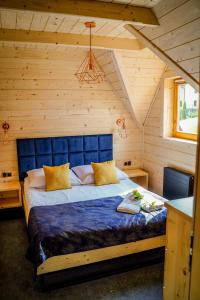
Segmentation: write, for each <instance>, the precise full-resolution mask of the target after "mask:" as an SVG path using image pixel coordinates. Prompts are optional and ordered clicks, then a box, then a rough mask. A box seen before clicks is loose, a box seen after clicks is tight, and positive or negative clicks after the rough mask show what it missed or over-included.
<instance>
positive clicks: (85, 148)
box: [17, 134, 113, 180]
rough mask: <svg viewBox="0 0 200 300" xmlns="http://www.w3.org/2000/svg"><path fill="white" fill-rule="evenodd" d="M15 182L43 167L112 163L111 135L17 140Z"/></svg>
mask: <svg viewBox="0 0 200 300" xmlns="http://www.w3.org/2000/svg"><path fill="white" fill-rule="evenodd" d="M17 155H18V167H19V179H20V180H24V178H25V177H26V176H27V175H26V172H27V171H29V170H31V169H37V168H41V167H42V166H43V165H48V166H57V165H61V164H64V163H66V162H70V166H71V167H75V166H79V165H86V164H90V163H91V162H103V161H107V160H112V159H113V137H112V134H99V135H81V136H63V137H48V138H28V139H17Z"/></svg>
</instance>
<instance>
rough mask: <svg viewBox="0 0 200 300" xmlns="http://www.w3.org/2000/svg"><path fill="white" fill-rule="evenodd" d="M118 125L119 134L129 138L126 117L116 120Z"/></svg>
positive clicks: (123, 137)
mask: <svg viewBox="0 0 200 300" xmlns="http://www.w3.org/2000/svg"><path fill="white" fill-rule="evenodd" d="M116 125H117V130H118V134H119V136H120V137H121V138H122V139H126V138H127V133H126V121H125V118H119V119H117V120H116Z"/></svg>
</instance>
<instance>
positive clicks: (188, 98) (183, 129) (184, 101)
mask: <svg viewBox="0 0 200 300" xmlns="http://www.w3.org/2000/svg"><path fill="white" fill-rule="evenodd" d="M176 94H177V99H175V100H176V101H177V111H176V118H177V120H176V131H177V132H180V133H186V134H187V133H188V134H194V135H196V134H197V130H198V108H199V99H198V93H197V91H196V90H195V89H194V88H193V87H192V86H191V85H190V84H187V83H178V84H177V93H176Z"/></svg>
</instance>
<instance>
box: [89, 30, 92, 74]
mask: <svg viewBox="0 0 200 300" xmlns="http://www.w3.org/2000/svg"><path fill="white" fill-rule="evenodd" d="M89 55H90V61H89V69H90V70H92V26H91V25H90V54H89Z"/></svg>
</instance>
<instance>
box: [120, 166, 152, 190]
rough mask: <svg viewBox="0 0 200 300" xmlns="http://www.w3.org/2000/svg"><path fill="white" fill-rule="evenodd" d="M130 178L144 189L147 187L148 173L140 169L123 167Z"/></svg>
mask: <svg viewBox="0 0 200 300" xmlns="http://www.w3.org/2000/svg"><path fill="white" fill-rule="evenodd" d="M123 171H124V172H125V173H126V174H127V175H128V177H129V178H130V179H132V180H133V181H134V182H135V183H138V184H139V185H141V186H142V187H144V188H145V189H148V182H149V174H148V173H147V172H146V171H144V170H142V169H125V170H123Z"/></svg>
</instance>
